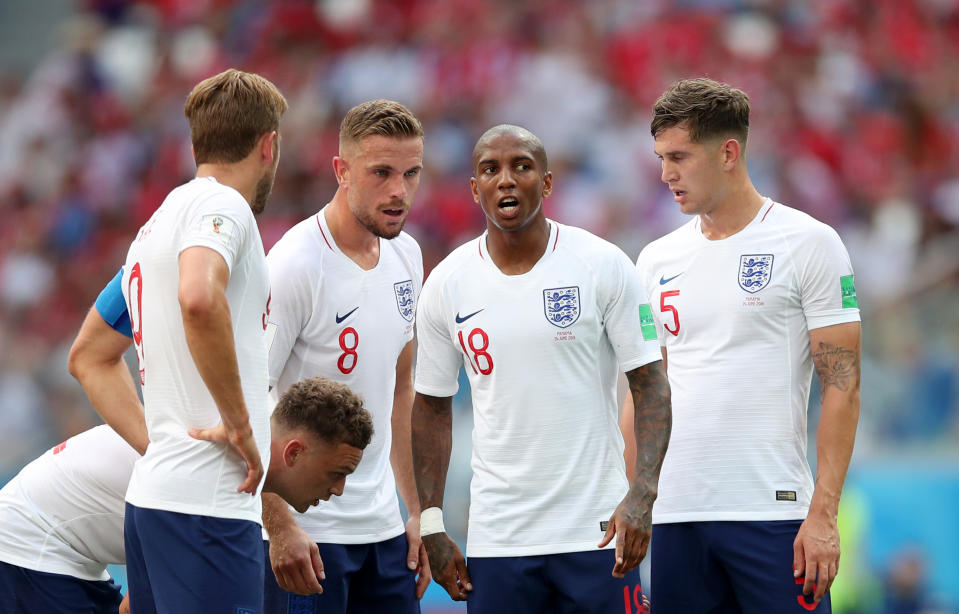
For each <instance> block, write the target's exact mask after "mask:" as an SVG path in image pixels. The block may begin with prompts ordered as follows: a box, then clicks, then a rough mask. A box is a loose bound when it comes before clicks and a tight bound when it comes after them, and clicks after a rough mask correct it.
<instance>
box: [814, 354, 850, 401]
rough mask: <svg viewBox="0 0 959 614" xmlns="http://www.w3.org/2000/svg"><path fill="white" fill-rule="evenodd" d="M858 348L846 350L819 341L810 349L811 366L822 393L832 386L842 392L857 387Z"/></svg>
mask: <svg viewBox="0 0 959 614" xmlns="http://www.w3.org/2000/svg"><path fill="white" fill-rule="evenodd" d="M858 350H859V348H858V347H856V348H847V347H842V346H838V345H835V344H832V343H829V342H827V341H820V342H819V347H814V348H813V349H812V359H813V364H815V365H816V373H818V374H819V381H820V383H821V384H822V389H823V393H825V391H826V390H827V389H828V388H829V387H830V386H833V387H835V388H838V389H839V390H840V391H842V392H847V391H849V390H850V389H851V388H852V387H853V386H858V385H859V351H858Z"/></svg>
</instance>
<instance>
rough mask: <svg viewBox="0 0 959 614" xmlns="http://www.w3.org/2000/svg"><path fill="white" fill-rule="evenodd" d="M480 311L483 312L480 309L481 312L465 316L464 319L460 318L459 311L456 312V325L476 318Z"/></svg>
mask: <svg viewBox="0 0 959 614" xmlns="http://www.w3.org/2000/svg"><path fill="white" fill-rule="evenodd" d="M480 311H483V310H482V309H480V310H478V311H474V312H473V313H471V314H469V315H468V316H463V317H462V318H461V317H460V314H459V312H458V311H457V312H456V323H457V324H462V323H463V322H465V321H467V320H469V319H470V318H472V317H473V316H475V315H476V314H478V313H479V312H480Z"/></svg>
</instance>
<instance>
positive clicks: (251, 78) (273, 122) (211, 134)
mask: <svg viewBox="0 0 959 614" xmlns="http://www.w3.org/2000/svg"><path fill="white" fill-rule="evenodd" d="M286 109H287V103H286V98H284V97H283V94H281V93H280V90H278V89H277V88H276V86H275V85H273V84H272V83H270V82H269V81H268V80H266V79H264V78H263V77H261V76H260V75H256V74H253V73H248V72H243V71H241V70H236V69H235V68H230V69H229V70H225V71H223V72H221V73H220V74H218V75H214V76H212V77H210V78H208V79H204V80H203V81H200V82H199V83H198V84H197V85H196V87H194V88H193V91H192V92H190V95H189V96H188V97H187V99H186V105H185V107H184V109H183V113H184V114H185V115H186V118H187V120H188V121H189V122H190V140H191V141H192V142H193V155H194V156H195V158H196V163H197V164H204V163H209V162H212V163H217V162H219V163H230V162H239V161H240V160H242V159H243V158H245V157H247V156H248V155H249V154H250V152H251V151H253V147H254V146H255V145H256V142H257V140H258V139H259V138H260V137H262V136H263V135H264V134H267V133H269V132H273V131H274V130H277V129H278V128H279V127H280V118H281V117H282V116H283V114H284V113H285V112H286Z"/></svg>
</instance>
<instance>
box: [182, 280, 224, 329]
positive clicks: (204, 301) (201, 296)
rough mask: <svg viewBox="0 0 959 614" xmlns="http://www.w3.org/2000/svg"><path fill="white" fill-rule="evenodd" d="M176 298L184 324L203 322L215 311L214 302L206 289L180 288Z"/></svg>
mask: <svg viewBox="0 0 959 614" xmlns="http://www.w3.org/2000/svg"><path fill="white" fill-rule="evenodd" d="M178 298H179V303H180V312H181V313H182V314H183V321H184V323H193V322H203V321H205V320H207V319H208V318H209V317H210V315H211V314H212V313H213V312H214V311H215V310H216V300H215V298H214V297H213V295H212V294H211V293H210V292H208V291H206V288H197V289H184V288H180V292H179V296H178Z"/></svg>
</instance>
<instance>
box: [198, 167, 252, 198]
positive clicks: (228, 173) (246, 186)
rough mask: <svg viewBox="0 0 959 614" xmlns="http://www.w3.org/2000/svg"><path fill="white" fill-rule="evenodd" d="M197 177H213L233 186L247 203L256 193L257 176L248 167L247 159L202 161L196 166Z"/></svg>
mask: <svg viewBox="0 0 959 614" xmlns="http://www.w3.org/2000/svg"><path fill="white" fill-rule="evenodd" d="M196 176H197V178H201V177H213V178H214V179H216V182H217V183H219V184H220V185H225V186H229V187H231V188H233V189H234V190H236V191H237V192H239V193H240V195H241V196H243V198H245V199H246V202H247V204H252V203H253V195H254V194H255V193H256V184H257V182H258V181H259V176H258V175H257V174H256V173H255V172H254V171H253V170H252V169H251V168H250V165H249V164H248V163H247V160H241V161H240V162H234V163H231V164H217V163H204V164H200V165H198V166H197V167H196Z"/></svg>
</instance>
